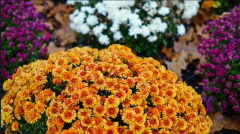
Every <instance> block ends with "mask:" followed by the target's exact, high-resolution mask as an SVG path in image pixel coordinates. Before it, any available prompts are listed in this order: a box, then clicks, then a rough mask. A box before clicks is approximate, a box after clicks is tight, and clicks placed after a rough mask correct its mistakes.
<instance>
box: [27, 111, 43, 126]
mask: <svg viewBox="0 0 240 134" xmlns="http://www.w3.org/2000/svg"><path fill="white" fill-rule="evenodd" d="M24 118H25V120H26V121H27V123H30V124H33V123H35V122H36V121H37V120H38V119H39V118H41V115H40V114H38V113H37V112H36V111H35V110H34V109H31V110H29V111H27V113H25V116H24Z"/></svg>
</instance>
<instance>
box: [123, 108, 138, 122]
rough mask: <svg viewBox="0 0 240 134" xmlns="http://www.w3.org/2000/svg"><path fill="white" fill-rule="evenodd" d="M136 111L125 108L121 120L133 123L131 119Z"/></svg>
mask: <svg viewBox="0 0 240 134" xmlns="http://www.w3.org/2000/svg"><path fill="white" fill-rule="evenodd" d="M135 115H136V113H135V112H134V111H133V110H127V111H125V112H124V113H123V115H122V120H123V121H124V122H125V123H127V124H131V123H133V122H132V120H133V119H134V117H135Z"/></svg>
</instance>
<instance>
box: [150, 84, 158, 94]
mask: <svg viewBox="0 0 240 134" xmlns="http://www.w3.org/2000/svg"><path fill="white" fill-rule="evenodd" d="M149 92H150V93H151V96H157V95H158V94H159V89H158V87H157V85H151V87H150V89H149Z"/></svg>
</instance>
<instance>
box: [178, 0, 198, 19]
mask: <svg viewBox="0 0 240 134" xmlns="http://www.w3.org/2000/svg"><path fill="white" fill-rule="evenodd" d="M198 8H199V3H198V1H197V0H193V1H184V9H183V10H184V12H183V15H182V18H183V19H190V18H192V17H193V16H195V15H196V14H197V11H198Z"/></svg>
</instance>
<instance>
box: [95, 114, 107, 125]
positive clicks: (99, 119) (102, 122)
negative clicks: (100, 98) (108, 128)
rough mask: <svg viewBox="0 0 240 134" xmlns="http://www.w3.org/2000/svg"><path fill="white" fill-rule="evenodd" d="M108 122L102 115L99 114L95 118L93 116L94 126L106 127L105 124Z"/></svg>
mask: <svg viewBox="0 0 240 134" xmlns="http://www.w3.org/2000/svg"><path fill="white" fill-rule="evenodd" d="M105 124H106V120H105V119H103V118H102V117H100V116H97V117H95V118H93V126H94V127H104V125H105Z"/></svg>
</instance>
